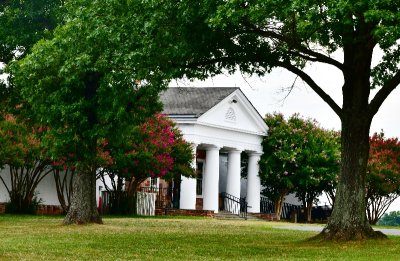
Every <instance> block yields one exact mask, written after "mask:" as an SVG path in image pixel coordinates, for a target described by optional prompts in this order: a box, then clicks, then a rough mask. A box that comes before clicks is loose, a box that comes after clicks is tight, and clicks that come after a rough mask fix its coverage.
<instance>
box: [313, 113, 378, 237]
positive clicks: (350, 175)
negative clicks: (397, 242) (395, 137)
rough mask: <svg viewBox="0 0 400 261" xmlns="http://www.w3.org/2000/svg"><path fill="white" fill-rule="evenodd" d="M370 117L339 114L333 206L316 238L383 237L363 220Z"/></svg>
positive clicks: (362, 114) (364, 114) (364, 214)
mask: <svg viewBox="0 0 400 261" xmlns="http://www.w3.org/2000/svg"><path fill="white" fill-rule="evenodd" d="M371 120H372V117H371V116H369V115H368V113H366V111H358V113H357V112H354V111H353V112H352V111H349V112H348V113H347V114H346V113H345V112H344V114H343V115H342V134H341V135H342V136H341V140H342V156H341V157H342V164H341V173H340V178H339V183H338V186H337V191H336V197H335V207H334V209H333V212H332V215H331V217H330V219H329V221H328V224H327V226H326V227H325V228H324V230H323V231H322V232H321V234H320V235H319V236H317V237H323V238H325V239H331V240H361V239H367V238H383V237H385V235H384V234H382V233H381V232H377V231H374V230H373V229H372V227H371V226H370V224H369V222H368V220H367V218H366V204H365V176H366V169H367V162H368V153H369V140H368V138H369V129H370V124H371Z"/></svg>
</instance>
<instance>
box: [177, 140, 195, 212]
mask: <svg viewBox="0 0 400 261" xmlns="http://www.w3.org/2000/svg"><path fill="white" fill-rule="evenodd" d="M196 152H197V144H192V154H193V161H192V168H193V169H194V170H196ZM179 208H180V209H196V178H187V177H184V176H181V192H180V200H179Z"/></svg>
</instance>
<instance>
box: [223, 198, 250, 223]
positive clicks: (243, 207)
mask: <svg viewBox="0 0 400 261" xmlns="http://www.w3.org/2000/svg"><path fill="white" fill-rule="evenodd" d="M220 195H221V203H222V204H221V206H220V210H224V211H227V212H230V213H232V214H236V215H238V216H239V217H241V218H244V219H246V220H247V208H249V207H250V206H248V205H247V202H246V198H238V197H235V196H233V195H231V194H228V193H226V192H222V193H221V194H220Z"/></svg>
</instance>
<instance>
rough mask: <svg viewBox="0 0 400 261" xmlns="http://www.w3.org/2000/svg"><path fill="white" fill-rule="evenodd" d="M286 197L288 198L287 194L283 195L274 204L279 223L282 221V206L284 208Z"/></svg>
mask: <svg viewBox="0 0 400 261" xmlns="http://www.w3.org/2000/svg"><path fill="white" fill-rule="evenodd" d="M285 196H286V192H285V193H284V194H283V193H281V194H280V195H279V197H278V198H277V199H276V200H275V202H274V212H275V215H276V220H278V221H279V220H281V215H282V206H283V200H284V198H285Z"/></svg>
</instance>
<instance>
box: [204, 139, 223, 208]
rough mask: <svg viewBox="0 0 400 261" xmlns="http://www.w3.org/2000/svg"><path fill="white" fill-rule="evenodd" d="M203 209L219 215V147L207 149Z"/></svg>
mask: <svg viewBox="0 0 400 261" xmlns="http://www.w3.org/2000/svg"><path fill="white" fill-rule="evenodd" d="M203 179H204V180H203V185H204V187H203V209H204V210H214V212H215V213H218V196H219V191H218V187H219V147H217V146H210V147H207V148H206V166H205V170H204V175H203Z"/></svg>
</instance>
